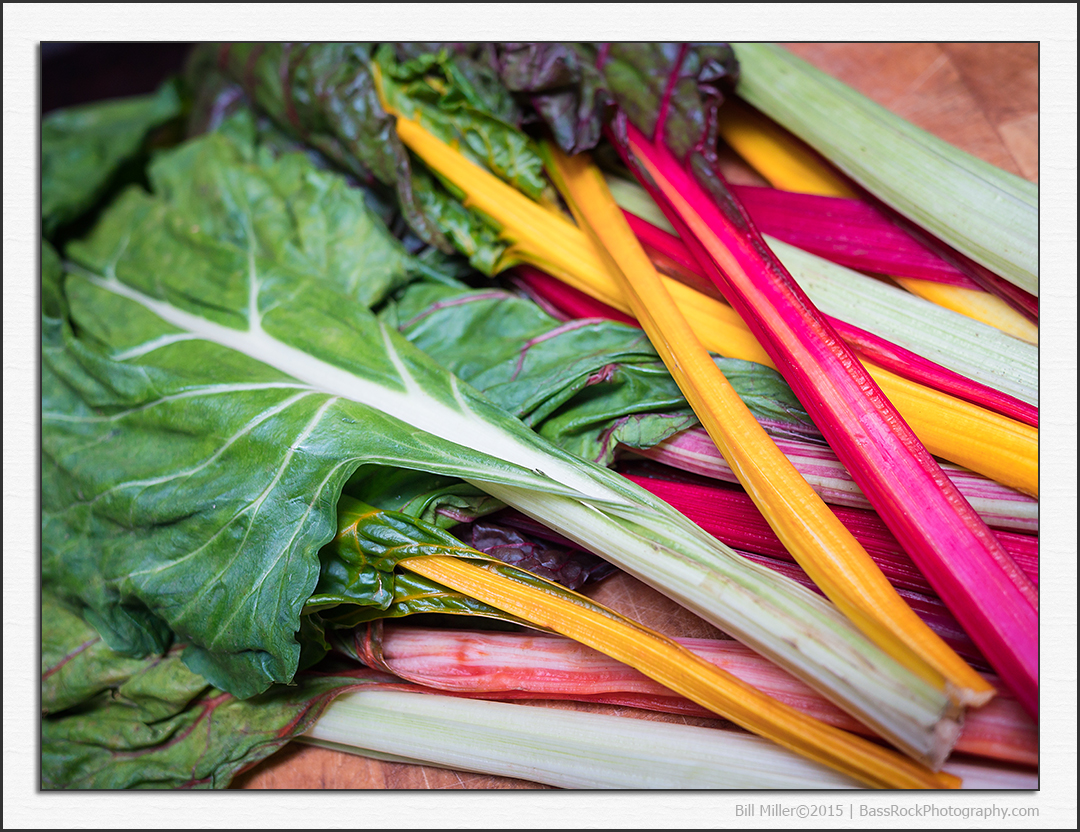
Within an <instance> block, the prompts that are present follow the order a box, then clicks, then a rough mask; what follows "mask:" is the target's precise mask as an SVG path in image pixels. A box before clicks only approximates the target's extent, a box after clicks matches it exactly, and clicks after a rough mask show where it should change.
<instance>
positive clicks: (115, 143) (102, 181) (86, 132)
mask: <svg viewBox="0 0 1080 832" xmlns="http://www.w3.org/2000/svg"><path fill="white" fill-rule="evenodd" d="M180 112H181V101H180V95H179V93H178V92H177V88H176V84H175V83H174V82H167V83H165V84H163V85H162V86H161V87H160V88H159V89H158V90H157V92H155V93H153V94H151V95H140V96H133V97H130V98H121V99H116V100H111V101H105V102H100V103H95V104H88V105H84V106H81V107H72V108H69V109H64V110H57V111H55V112H52V113H49V114H48V115H47V116H45V118H44V119H43V120H42V122H41V220H42V230H43V232H44V234H45V236H46V237H47V238H48V237H52V236H53V234H54V233H55V232H56V231H57V230H58V229H59V228H60V227H61V226H64V225H66V224H68V223H70V222H72V221H73V220H76V219H78V218H79V217H80V216H82V215H83V214H84V213H85V212H87V211H88V210H90V209H91V208H93V207H94V205H96V204H97V202H98V201H99V200H100V199H101V198H102V197H103V196H105V194H106V192H107V191H108V190H109V188H110V187H111V186H112V184H113V182H114V180H115V179H116V178H117V176H118V174H119V173H120V171H121V168H122V167H123V166H124V165H125V163H128V162H132V161H134V160H135V159H137V157H139V155H140V154H141V153H143V152H144V151H145V142H146V139H147V136H148V134H149V133H150V132H151V131H152V130H153V129H154V128H156V127H159V126H161V125H162V124H164V123H165V122H167V121H170V120H171V119H174V118H176V117H177V116H179V115H180Z"/></svg>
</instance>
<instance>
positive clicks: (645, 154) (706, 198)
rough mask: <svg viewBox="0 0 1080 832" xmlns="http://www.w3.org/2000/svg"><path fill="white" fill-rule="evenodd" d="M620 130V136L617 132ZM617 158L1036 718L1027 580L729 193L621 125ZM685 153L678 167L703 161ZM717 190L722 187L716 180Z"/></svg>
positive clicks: (1034, 632) (1032, 604)
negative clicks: (708, 187) (619, 156)
mask: <svg viewBox="0 0 1080 832" xmlns="http://www.w3.org/2000/svg"><path fill="white" fill-rule="evenodd" d="M623 125H625V141H620V139H619V136H618V135H617V131H618V128H620V127H622V126H623ZM612 135H613V136H614V137H615V139H614V140H615V141H616V142H617V143H618V145H619V147H620V150H621V151H622V152H623V154H624V160H625V161H626V162H627V164H628V166H629V167H630V168H631V170H632V171H634V173H635V175H637V176H638V178H639V180H640V181H641V183H642V184H643V185H644V186H645V187H646V188H647V189H648V190H649V191H650V193H651V194H652V195H653V198H654V199H655V200H656V201H657V203H658V204H659V205H660V206H661V208H663V210H664V213H665V214H666V215H667V217H668V219H669V221H670V222H671V223H672V224H673V225H674V226H675V227H676V229H677V230H678V232H679V235H680V236H681V237H682V239H683V241H684V242H685V243H686V244H687V246H688V247H689V248H690V250H691V251H692V253H693V254H694V256H695V258H696V259H697V260H698V263H699V265H700V266H701V268H702V270H703V271H704V272H705V273H706V274H707V275H708V276H709V277H710V279H712V280H713V281H714V282H715V284H716V285H717V287H718V288H719V289H720V291H721V292H722V293H723V295H724V297H725V298H727V300H728V302H729V303H731V304H732V306H734V307H735V309H736V310H737V311H738V312H739V314H740V315H741V316H742V317H743V319H744V320H745V321H746V322H747V324H748V326H749V327H750V328H751V330H752V331H753V332H754V334H755V335H756V336H757V338H758V340H759V341H760V342H761V344H762V346H763V347H765V349H766V351H767V352H768V353H769V355H770V357H771V358H772V360H773V361H774V362H775V364H776V366H777V368H778V369H780V371H781V372H782V374H783V375H784V377H785V378H786V379H787V381H788V382H789V383H790V384H791V386H792V389H793V390H794V391H795V393H796V395H797V396H798V397H799V400H800V401H801V402H802V403H803V404H804V405H805V406H806V407H807V411H808V412H809V413H810V414H811V416H812V418H813V419H814V421H815V423H816V424H817V425H818V426H819V427H820V428H821V430H822V433H823V434H824V435H825V438H826V439H827V440H828V442H829V444H830V446H832V448H833V449H834V450H835V451H836V453H837V455H838V456H839V457H840V459H841V461H843V463H844V465H845V466H846V467H847V468H848V470H849V471H851V473H852V475H853V476H854V477H855V479H856V481H857V482H858V483H859V485H860V487H861V488H862V489H863V491H864V493H866V495H867V497H868V498H869V499H870V501H871V503H872V504H873V505H874V508H875V509H876V510H877V511H878V513H879V514H880V515H881V517H882V519H883V520H884V521H885V523H886V525H888V526H889V528H890V529H891V530H892V532H893V533H894V534H895V535H896V537H897V539H898V540H900V542H901V544H902V545H903V546H904V548H905V549H906V550H907V551H908V552H909V553H910V554H911V556H912V559H913V560H914V561H915V562H916V564H917V565H918V566H919V568H920V569H921V570H922V571H923V573H924V574H925V575H926V576H927V579H928V580H929V581H930V583H931V585H932V586H933V587H934V588H935V590H936V591H937V592H938V594H939V595H940V597H941V598H942V599H943V600H944V601H945V603H946V604H947V605H948V606H949V608H950V609H951V610H952V611H953V613H954V614H955V615H956V617H957V619H958V620H959V621H960V622H961V623H962V624H963V626H964V627H965V629H966V630H967V631H968V633H969V634H970V635H971V637H972V639H973V640H975V642H976V644H977V645H978V646H979V648H980V649H981V650H982V651H983V653H984V655H986V656H987V658H988V660H989V661H990V662H991V663H992V664H993V666H994V667H995V669H996V670H997V671H998V673H999V674H1000V675H1001V677H1002V679H1003V680H1004V681H1005V683H1006V684H1008V685H1009V686H1010V687H1011V688H1012V690H1013V691H1014V692H1015V693H1016V695H1017V698H1018V699H1019V700H1020V701H1021V702H1022V703H1023V705H1024V707H1025V708H1026V709H1028V711H1029V713H1032V714H1033V715H1034V714H1036V713H1037V711H1038V599H1037V591H1036V589H1035V587H1034V585H1032V584H1031V582H1030V581H1029V580H1028V579H1027V578H1026V576H1024V574H1023V572H1022V570H1021V569H1020V568H1019V567H1018V566H1016V564H1015V563H1014V562H1013V561H1012V559H1011V558H1010V557H1009V555H1008V553H1007V552H1005V550H1004V549H1003V548H1002V547H1001V546H1000V544H999V543H998V542H997V541H996V540H995V539H994V537H993V535H992V534H991V532H990V530H989V529H988V528H987V527H986V525H985V524H984V523H983V521H982V520H981V519H980V518H979V516H978V515H977V514H976V513H975V511H974V510H973V509H972V508H971V506H970V505H969V504H968V503H967V501H966V500H964V498H963V497H962V495H961V494H960V493H959V492H958V491H957V490H956V489H955V487H953V486H952V485H951V483H950V482H949V481H948V479H947V477H945V475H944V474H943V473H942V471H941V468H940V466H939V465H938V463H937V462H936V461H935V460H934V458H933V457H932V456H931V455H930V454H929V453H928V452H927V451H926V449H925V448H924V447H923V445H922V443H921V442H919V440H918V439H917V438H916V437H915V435H914V434H913V433H912V431H911V430H910V428H909V427H908V426H907V424H906V423H905V422H904V421H903V419H902V418H901V417H900V416H899V414H898V413H897V412H896V411H895V409H894V408H893V406H892V405H891V403H890V402H889V401H888V399H887V398H886V397H885V396H884V394H883V393H882V392H881V390H880V388H879V387H878V385H877V384H876V383H875V382H874V380H873V378H872V377H871V376H870V375H869V374H868V373H866V372H865V370H864V369H863V367H862V366H861V364H860V363H859V362H858V360H857V359H856V358H855V357H854V356H853V355H852V354H851V352H850V351H849V350H848V349H847V348H846V347H845V346H844V344H843V341H842V340H841V339H840V337H839V336H838V335H837V334H836V331H835V329H834V328H833V327H832V326H831V325H830V324H829V322H828V321H827V320H825V318H824V316H822V315H821V313H820V312H818V310H817V309H816V308H815V307H814V305H813V304H812V303H811V302H810V300H809V299H808V298H807V297H806V295H805V293H804V292H803V291H802V290H801V289H800V288H799V286H798V284H797V283H796V282H795V281H794V280H793V279H792V278H791V275H790V274H789V273H788V271H787V269H785V268H784V266H783V265H782V264H781V263H780V261H779V260H778V258H777V257H776V256H775V255H774V254H773V253H772V252H771V250H770V249H769V247H768V245H767V244H766V243H765V241H764V240H763V239H762V238H761V235H760V233H759V232H758V231H757V229H756V228H755V227H754V225H753V223H752V221H751V220H750V219H749V216H748V214H747V213H746V211H745V209H743V208H742V206H741V204H740V203H739V202H738V200H737V199H736V198H735V197H734V195H733V194H731V192H730V190H727V191H726V192H725V191H723V190H719V189H717V188H716V187H715V183H717V182H721V179H720V176H719V174H717V173H716V172H715V171H713V175H712V177H711V178H710V182H711V183H713V185H714V187H713V193H712V194H710V193H707V192H706V191H705V189H704V188H703V187H702V186H701V185H700V184H698V182H697V180H696V179H695V177H694V176H692V175H691V174H690V173H688V172H687V169H684V167H683V165H682V164H681V163H680V162H679V161H678V160H677V159H676V157H675V156H674V155H673V154H672V153H671V151H669V150H668V149H667V148H666V147H664V146H663V145H662V144H661V143H660V142H656V141H653V140H650V139H649V138H648V137H647V136H646V135H645V134H644V133H642V132H641V131H640V130H639V129H638V128H637V127H635V126H634V125H633V124H632V123H629V122H628V121H625V120H623V122H622V124H618V125H617V126H616V130H613V131H612ZM707 164H708V161H707V160H706V159H705V158H704V157H703V156H702V155H701V154H700V153H697V154H694V153H691V154H689V156H688V160H687V165H688V167H689V168H691V169H693V168H694V167H695V166H698V167H700V166H703V165H707ZM721 184H722V182H721Z"/></svg>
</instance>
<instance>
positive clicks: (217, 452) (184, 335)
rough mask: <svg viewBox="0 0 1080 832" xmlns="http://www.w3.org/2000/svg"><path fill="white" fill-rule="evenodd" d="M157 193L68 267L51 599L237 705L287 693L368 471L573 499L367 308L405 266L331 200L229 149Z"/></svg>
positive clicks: (50, 397)
mask: <svg viewBox="0 0 1080 832" xmlns="http://www.w3.org/2000/svg"><path fill="white" fill-rule="evenodd" d="M151 179H152V182H153V184H154V187H155V192H156V193H155V195H153V196H150V195H147V194H145V193H143V192H142V191H140V190H137V189H136V190H131V191H128V192H127V193H126V194H124V196H123V197H122V198H121V199H119V200H118V201H117V202H116V204H114V205H113V206H111V207H110V209H109V210H108V211H107V212H106V214H105V215H104V216H103V218H102V220H101V222H100V224H99V225H98V227H97V228H96V229H95V231H94V233H93V234H92V235H91V236H90V237H88V238H87V239H86V240H84V241H79V242H77V243H73V244H72V245H71V246H70V248H69V255H70V256H71V258H72V259H73V261H74V263H75V264H77V265H72V266H71V267H70V268H71V271H70V272H69V274H68V275H67V276H66V279H65V280H64V284H63V296H62V297H63V302H64V303H66V304H68V305H69V306H70V310H69V314H70V322H56V323H51V324H50V325H47V326H46V327H45V328H44V329H43V335H44V344H43V384H42V395H43V403H42V407H43V410H42V417H43V423H44V427H43V453H44V462H43V506H42V508H43V564H42V567H43V579H44V580H45V581H46V582H51V583H53V584H54V585H55V586H56V587H57V591H58V592H60V593H61V594H62V595H63V596H65V597H68V598H72V599H77V603H78V604H79V605H80V606H81V607H83V608H85V613H84V614H85V615H86V617H87V618H88V619H89V620H91V621H92V623H93V624H94V625H95V626H97V627H98V628H99V629H100V630H101V632H102V634H103V635H104V636H105V638H106V640H107V641H108V643H109V644H110V646H111V647H113V648H114V649H117V650H118V651H121V652H124V653H127V654H130V655H134V656H140V655H145V654H146V653H148V652H161V651H162V650H164V649H166V648H167V647H168V645H169V643H170V641H171V637H172V634H175V635H176V636H177V637H178V638H179V639H180V640H181V641H183V642H186V643H187V645H188V646H187V648H186V650H185V653H184V659H185V661H186V662H187V664H188V665H189V666H190V667H191V668H192V669H194V670H196V671H197V672H199V673H202V674H203V675H205V676H206V677H207V678H208V679H210V680H211V681H212V682H214V683H215V684H217V685H218V686H220V687H223V688H226V689H228V690H230V691H232V692H234V693H236V694H237V695H241V696H249V695H252V694H254V693H257V692H259V691H261V690H263V689H265V688H266V687H267V686H268V685H270V684H271V683H273V682H285V681H288V680H290V679H291V678H292V676H293V674H294V673H295V670H296V668H297V666H298V663H299V655H300V645H299V644H298V643H297V641H296V638H295V634H296V632H297V631H298V629H299V617H300V613H301V611H302V609H303V606H304V604H305V603H306V602H307V600H308V598H309V596H310V595H311V594H312V592H313V590H314V588H315V584H316V581H317V579H318V573H319V563H318V557H317V552H318V549H319V548H320V547H321V546H322V544H323V543H325V542H326V541H327V540H329V539H330V538H331V537H332V536H333V533H334V528H335V507H336V503H337V497H338V494H339V493H340V490H341V487H342V485H343V483H344V482H345V481H346V480H347V479H348V478H349V476H350V475H351V474H352V473H353V471H354V470H355V469H356V468H357V467H358V466H359V465H360V464H361V463H383V464H394V465H399V466H402V467H411V468H414V469H418V470H425V471H431V472H435V473H440V474H447V475H453V476H456V477H462V478H466V479H475V480H480V481H485V482H487V481H495V482H500V483H503V484H504V485H512V486H518V487H520V486H524V485H529V486H531V487H536V486H537V484H538V483H540V484H541V485H542V487H543V488H544V489H545V490H547V491H553V492H556V493H561V494H566V495H570V494H576V493H577V492H576V490H575V488H574V486H573V485H560V484H558V483H556V482H554V481H552V480H551V479H549V478H548V477H547V476H545V475H543V474H538V473H536V472H535V470H536V469H538V468H541V467H548V466H547V465H546V463H544V462H542V461H543V460H545V459H548V457H547V456H546V454H545V451H541V450H537V449H536V448H535V447H534V446H535V445H536V443H537V440H536V439H535V437H534V436H533V435H532V434H531V433H530V432H528V431H527V430H526V429H525V428H524V427H523V426H520V424H519V423H515V422H513V421H512V420H511V419H510V418H509V417H507V416H506V415H505V414H503V413H502V412H501V411H499V410H497V409H496V408H495V407H494V406H492V405H491V404H489V403H487V402H486V401H483V400H480V399H479V398H478V397H477V396H476V394H475V393H472V392H471V391H469V390H468V389H467V388H465V387H464V386H463V385H460V384H459V382H458V381H457V380H456V379H454V378H452V377H449V376H447V375H446V374H445V373H443V372H442V371H440V370H438V369H437V368H435V367H434V366H433V365H431V364H430V361H429V360H428V359H426V358H425V357H424V356H423V355H421V354H420V353H418V352H416V351H415V350H414V349H412V348H411V347H410V346H409V345H408V343H407V342H405V341H404V340H402V339H400V337H399V336H397V335H396V333H394V332H392V331H390V330H388V329H386V328H385V327H383V326H381V325H380V324H379V323H378V322H377V320H376V319H375V318H374V317H373V316H372V315H371V313H370V312H369V311H368V310H367V308H366V306H365V305H364V304H365V303H367V302H374V301H377V300H378V299H379V298H380V296H381V295H382V294H383V293H384V292H385V291H386V289H387V288H388V286H389V285H391V284H392V283H393V282H394V280H396V279H397V278H398V277H399V276H400V275H399V274H398V272H397V271H396V270H395V269H394V268H393V264H395V263H397V262H399V260H400V258H399V256H398V255H395V253H394V252H395V251H396V250H397V249H396V248H395V244H394V243H393V240H392V238H390V237H389V236H388V235H386V233H385V231H384V230H382V229H381V227H380V226H378V225H377V223H376V221H375V220H374V219H373V218H372V217H371V215H370V214H369V213H368V212H367V211H366V209H365V207H364V205H363V200H362V198H361V197H360V196H359V195H358V194H356V193H355V192H349V191H348V190H347V189H345V188H344V187H343V186H342V185H341V182H340V180H339V179H336V178H334V177H331V176H330V175H328V174H324V173H320V172H318V171H316V170H314V169H313V168H312V167H311V165H310V163H308V162H307V161H306V160H305V159H304V157H302V156H292V157H283V158H281V159H280V160H273V159H270V158H268V157H267V156H266V155H264V154H258V153H255V152H253V151H252V150H251V149H250V148H248V149H245V148H243V147H238V146H237V145H235V144H233V143H232V142H231V140H230V139H229V137H228V136H226V135H223V134H213V135H209V136H206V137H204V138H202V139H200V140H198V141H196V142H193V143H191V144H189V145H187V146H185V147H183V148H181V149H179V150H178V151H176V152H174V153H172V154H169V155H168V156H163V157H162V158H161V159H160V160H159V162H158V163H157V164H155V166H154V167H153V168H152V170H151ZM350 240H351V241H353V242H352V243H351V244H349V243H348V241H350ZM356 241H361V242H362V244H357V243H356ZM339 243H340V244H341V245H342V246H344V247H343V248H342V247H341V246H339ZM360 276H362V277H363V280H361V281H359V282H357V281H358V278H359V277H360ZM358 301H359V302H358ZM50 305H51V306H58V305H61V304H60V303H59V301H58V302H57V303H56V304H50ZM60 314H62V312H61V313H60ZM395 413H396V414H398V416H401V417H405V418H408V419H412V420H413V423H414V425H415V428H418V429H409V428H406V427H405V425H404V424H403V423H402V422H400V421H399V419H398V418H397V416H395V415H392V414H395ZM417 419H419V421H420V423H419V424H416V420H417ZM485 422H487V423H493V424H495V425H500V427H489V426H485V424H484V423H485ZM478 423H479V426H478ZM478 430H480V432H481V433H483V431H484V430H486V431H488V432H489V433H490V432H491V431H494V432H493V433H492V435H491V437H490V441H489V440H488V439H476V438H475V434H476V433H477V431H478ZM427 431H431V433H428V432H427ZM457 438H460V439H466V438H469V439H470V440H471V441H472V442H473V447H469V446H465V445H461V444H458V442H457V441H455V439H457ZM474 447H475V448H485V449H486V450H488V451H494V452H497V453H501V454H503V455H507V456H509V457H510V461H503V460H501V459H497V458H492V457H491V456H490V455H489V454H488V453H484V452H481V451H478V450H474ZM549 461H550V460H549ZM562 464H563V465H565V466H566V467H567V468H572V467H573V464H572V463H570V462H568V461H567V462H563V463H562ZM571 479H573V478H571ZM577 479H578V480H579V481H580V483H581V484H583V485H589V483H590V481H589V478H588V477H585V478H582V477H580V476H578V477H577ZM589 487H590V488H591V490H593V491H597V492H599V491H600V490H599V489H598V488H597V487H596V486H595V485H590V486H589ZM601 493H602V492H601Z"/></svg>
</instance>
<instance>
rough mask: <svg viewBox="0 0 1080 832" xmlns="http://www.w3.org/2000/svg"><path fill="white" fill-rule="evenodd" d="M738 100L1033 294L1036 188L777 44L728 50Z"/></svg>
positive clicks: (1036, 288)
mask: <svg viewBox="0 0 1080 832" xmlns="http://www.w3.org/2000/svg"><path fill="white" fill-rule="evenodd" d="M732 46H733V47H734V48H735V54H736V56H737V58H738V60H739V67H740V76H739V85H738V88H737V92H738V95H739V97H740V98H742V99H743V100H745V101H746V102H748V103H749V104H751V105H753V106H754V107H756V108H757V109H758V110H760V111H761V112H763V113H765V114H766V115H767V116H769V117H770V118H772V119H773V120H774V121H777V122H779V123H780V124H781V125H783V126H784V127H786V128H787V129H788V130H790V131H791V132H792V133H794V134H795V135H796V136H798V137H799V138H801V139H802V140H803V141H805V142H806V143H807V144H809V145H810V146H811V147H813V148H814V149H815V150H817V151H818V152H819V153H821V154H822V155H823V156H825V157H826V158H827V159H828V160H829V161H831V162H832V163H833V164H834V165H836V166H837V167H838V168H840V169H841V170H842V171H843V172H844V173H846V174H847V175H848V176H850V177H851V178H852V179H854V180H855V181H856V182H858V183H859V184H860V185H862V186H863V187H865V188H866V189H867V190H869V191H870V192H871V193H873V194H874V195H875V196H877V197H878V198H879V199H881V200H883V201H884V202H886V203H888V204H889V205H890V206H892V207H893V208H894V209H896V210H897V211H899V212H900V213H901V214H903V215H904V216H906V217H907V218H908V219H910V220H912V221H913V222H915V223H917V224H918V225H920V226H922V227H923V228H925V229H927V230H929V231H931V232H932V233H934V234H936V235H937V236H938V237H940V238H941V239H942V240H944V241H945V242H947V243H949V245H951V246H953V247H954V248H956V249H957V250H958V251H960V252H962V253H963V254H966V255H967V256H968V257H970V258H971V259H973V260H975V261H976V262H978V263H980V264H981V265H983V266H985V267H986V268H988V269H990V270H991V271H993V272H995V273H996V274H999V275H1000V276H1001V277H1004V278H1005V279H1006V280H1008V281H1010V282H1011V283H1013V284H1015V285H1016V286H1019V287H1020V288H1021V289H1023V290H1025V291H1027V292H1030V293H1031V294H1033V295H1035V296H1038V294H1039V188H1038V185H1035V184H1033V183H1031V182H1028V181H1026V180H1024V179H1021V178H1020V177H1018V176H1015V175H1014V174H1011V173H1009V172H1007V171H1004V170H1001V169H1000V168H997V167H995V166H993V165H991V164H988V163H987V162H984V161H982V160H981V159H977V158H976V157H974V156H972V155H970V154H968V153H965V152H964V151H962V150H960V149H958V148H956V147H953V146H952V145H950V144H949V143H948V142H945V141H942V140H941V139H939V138H937V137H936V136H933V135H931V134H930V133H927V132H926V131H924V130H921V129H919V128H918V127H916V126H915V125H913V124H911V123H910V122H908V121H906V120H905V119H903V118H900V117H899V116H896V115H894V114H893V113H890V112H889V111H888V110H886V109H885V108H884V107H881V106H880V105H878V104H876V103H875V102H873V101H871V100H870V99H869V98H866V97H865V96H863V95H861V94H860V93H858V92H856V91H855V90H853V89H851V88H850V87H849V86H847V85H846V84H844V83H843V82H841V81H838V80H836V79H835V78H832V77H830V76H829V75H827V74H826V73H824V72H821V71H820V70H818V69H816V68H815V67H813V66H811V65H810V64H808V63H806V62H805V61H803V60H801V59H799V58H797V57H796V56H794V55H792V54H791V53H790V52H787V51H786V50H784V49H782V48H781V47H779V46H776V45H774V44H764V43H736V44H732Z"/></svg>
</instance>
